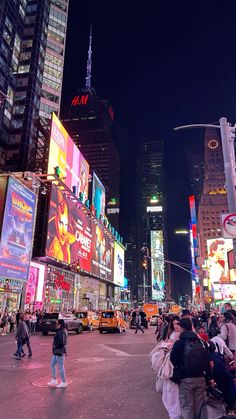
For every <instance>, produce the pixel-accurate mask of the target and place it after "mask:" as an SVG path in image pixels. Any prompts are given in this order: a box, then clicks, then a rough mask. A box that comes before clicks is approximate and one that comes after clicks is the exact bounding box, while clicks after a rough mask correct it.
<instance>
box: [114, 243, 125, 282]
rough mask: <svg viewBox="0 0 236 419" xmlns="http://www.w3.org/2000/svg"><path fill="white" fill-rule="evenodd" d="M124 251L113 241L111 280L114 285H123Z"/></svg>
mask: <svg viewBox="0 0 236 419" xmlns="http://www.w3.org/2000/svg"><path fill="white" fill-rule="evenodd" d="M124 268H125V252H124V249H123V248H122V247H121V246H120V245H119V244H118V243H116V242H115V243H114V273H113V275H114V276H113V282H114V284H115V285H118V286H120V287H124V283H125V282H124V281H125V278H124V275H125V269H124Z"/></svg>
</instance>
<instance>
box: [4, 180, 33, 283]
mask: <svg viewBox="0 0 236 419" xmlns="http://www.w3.org/2000/svg"><path fill="white" fill-rule="evenodd" d="M35 208H36V195H35V194H34V193H33V192H32V191H30V190H29V189H27V188H25V187H24V186H23V185H22V184H20V183H19V182H17V181H16V180H15V179H13V178H11V177H9V179H8V186H7V194H6V202H5V210H4V217H3V225H2V233H1V243H0V277H5V278H8V279H20V280H23V281H27V279H28V271H29V265H30V259H31V251H32V244H33V230H34V218H35Z"/></svg>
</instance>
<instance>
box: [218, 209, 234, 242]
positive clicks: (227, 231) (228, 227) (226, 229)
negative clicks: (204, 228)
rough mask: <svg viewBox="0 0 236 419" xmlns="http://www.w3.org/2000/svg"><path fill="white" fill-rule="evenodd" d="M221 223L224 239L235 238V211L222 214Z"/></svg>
mask: <svg viewBox="0 0 236 419" xmlns="http://www.w3.org/2000/svg"><path fill="white" fill-rule="evenodd" d="M221 224H222V235H223V237H224V239H236V213H231V214H222V215H221Z"/></svg>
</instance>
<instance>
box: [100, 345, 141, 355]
mask: <svg viewBox="0 0 236 419" xmlns="http://www.w3.org/2000/svg"><path fill="white" fill-rule="evenodd" d="M97 345H98V346H100V348H101V349H103V350H107V351H109V352H113V353H115V354H116V356H123V357H136V356H148V354H137V355H135V354H128V353H127V352H124V351H121V350H120V349H115V348H111V347H110V346H109V345H103V344H102V343H98V344H97Z"/></svg>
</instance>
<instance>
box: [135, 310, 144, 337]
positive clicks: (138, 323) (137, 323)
mask: <svg viewBox="0 0 236 419" xmlns="http://www.w3.org/2000/svg"><path fill="white" fill-rule="evenodd" d="M141 324H142V317H141V315H140V313H139V311H137V312H136V316H135V326H136V329H135V334H136V333H138V330H141V332H142V333H144V330H143V328H142V327H141Z"/></svg>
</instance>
